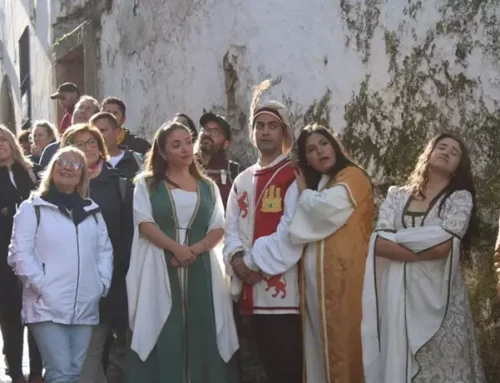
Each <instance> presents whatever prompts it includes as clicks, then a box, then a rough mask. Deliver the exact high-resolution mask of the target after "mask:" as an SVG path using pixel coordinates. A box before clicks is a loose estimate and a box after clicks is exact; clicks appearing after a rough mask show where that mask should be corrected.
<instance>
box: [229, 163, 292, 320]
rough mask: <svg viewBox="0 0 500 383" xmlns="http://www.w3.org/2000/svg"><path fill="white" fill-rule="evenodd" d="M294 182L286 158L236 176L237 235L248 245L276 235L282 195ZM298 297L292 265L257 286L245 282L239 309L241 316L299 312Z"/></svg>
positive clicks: (282, 199) (283, 202) (282, 202)
mask: <svg viewBox="0 0 500 383" xmlns="http://www.w3.org/2000/svg"><path fill="white" fill-rule="evenodd" d="M294 181H295V175H294V168H293V166H292V164H291V162H290V160H288V159H286V158H283V159H282V160H281V161H279V162H278V163H276V164H274V165H272V166H270V167H267V168H257V169H251V168H250V169H247V171H245V172H243V173H242V174H241V175H240V177H238V179H237V180H236V183H235V191H236V193H237V196H238V208H239V210H240V215H239V224H240V234H241V235H242V237H245V236H248V239H249V242H251V243H249V245H250V246H251V245H253V243H254V242H255V241H256V240H257V239H258V238H261V237H265V236H269V235H271V234H273V233H275V232H276V229H277V227H278V224H279V223H280V220H281V217H282V215H283V209H284V205H285V194H286V192H287V190H288V188H289V187H290V185H291V184H292V183H293V182H294ZM250 246H249V247H250ZM247 251H248V250H247ZM298 297H299V289H298V272H297V267H296V266H295V267H292V268H291V269H289V270H288V271H287V272H285V273H284V274H279V275H274V276H270V277H266V278H264V279H263V280H262V282H260V283H258V284H256V285H253V286H252V285H249V284H246V283H244V285H243V290H242V294H241V297H240V301H239V302H240V310H241V313H242V314H244V315H251V314H259V313H260V314H284V313H287V314H289V313H298V312H299V298H298Z"/></svg>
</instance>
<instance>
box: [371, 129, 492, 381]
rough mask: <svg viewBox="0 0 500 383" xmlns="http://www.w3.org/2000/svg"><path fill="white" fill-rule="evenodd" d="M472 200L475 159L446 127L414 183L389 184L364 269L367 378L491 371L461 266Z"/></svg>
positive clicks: (470, 377)
mask: <svg viewBox="0 0 500 383" xmlns="http://www.w3.org/2000/svg"><path fill="white" fill-rule="evenodd" d="M474 210H475V191H474V184H473V180H472V174H471V165H470V159H469V157H468V155H467V151H466V148H465V146H464V144H463V143H462V142H461V141H460V140H459V139H457V138H455V137H453V136H451V135H448V134H441V135H439V136H437V137H436V138H434V139H433V140H431V141H430V143H429V144H428V146H427V148H426V149H425V151H424V152H423V154H422V155H421V156H420V158H419V161H418V163H417V166H416V168H415V170H414V171H413V173H412V174H411V176H410V178H409V181H408V183H407V185H406V186H404V187H391V188H390V189H389V192H388V194H387V198H386V199H385V201H384V203H383V204H382V206H381V207H380V212H379V219H378V223H377V226H376V229H375V232H374V234H373V235H372V242H371V247H370V253H369V256H368V260H367V266H366V273H365V284H364V291H363V322H362V340H363V363H364V369H365V377H366V382H367V383H394V382H401V383H404V382H408V383H409V382H412V383H445V382H447V383H452V382H467V383H482V382H484V381H485V377H484V372H483V368H482V364H481V359H480V356H479V351H478V345H477V341H476V336H475V328H474V324H473V321H472V316H471V311H470V305H469V300H468V297H467V292H466V290H465V286H464V283H463V279H462V276H461V274H460V269H459V259H460V256H461V254H462V248H463V247H467V246H468V245H469V241H470V233H471V230H472V229H473V228H474V221H471V218H472V217H473V216H474ZM469 222H471V224H469Z"/></svg>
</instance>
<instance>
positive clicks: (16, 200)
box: [0, 125, 43, 383]
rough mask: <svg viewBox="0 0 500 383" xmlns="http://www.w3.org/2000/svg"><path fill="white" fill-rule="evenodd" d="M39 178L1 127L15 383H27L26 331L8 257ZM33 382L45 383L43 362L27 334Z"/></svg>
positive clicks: (9, 356)
mask: <svg viewBox="0 0 500 383" xmlns="http://www.w3.org/2000/svg"><path fill="white" fill-rule="evenodd" d="M35 183H36V176H35V174H34V172H33V170H32V164H31V162H30V161H29V160H28V159H26V157H25V156H24V155H23V152H22V148H21V147H20V146H19V144H18V142H17V140H16V137H15V136H14V135H13V134H12V132H11V131H10V130H8V129H7V128H6V127H5V126H4V125H0V328H1V331H2V337H3V342H4V354H5V357H6V361H7V367H8V374H9V375H10V377H11V378H12V381H13V382H15V383H22V382H24V377H23V370H22V359H23V344H24V327H23V324H22V322H21V303H22V285H21V282H20V281H19V280H18V278H17V277H16V275H15V274H14V272H13V271H12V269H11V267H10V266H9V265H8V264H7V255H8V249H9V245H10V243H11V235H12V228H13V223H14V215H15V214H16V212H17V208H18V206H19V205H20V204H21V202H23V201H24V200H26V199H28V197H29V196H30V193H31V191H32V190H34V189H35ZM28 347H29V353H30V382H33V383H34V382H37V383H38V382H42V380H41V379H42V368H43V366H42V358H41V356H40V352H39V351H38V348H37V346H36V343H35V340H34V338H33V336H32V334H31V332H30V331H29V332H28Z"/></svg>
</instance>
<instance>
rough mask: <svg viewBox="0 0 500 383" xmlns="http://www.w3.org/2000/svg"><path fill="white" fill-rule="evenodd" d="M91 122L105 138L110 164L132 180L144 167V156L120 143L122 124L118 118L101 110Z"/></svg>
mask: <svg viewBox="0 0 500 383" xmlns="http://www.w3.org/2000/svg"><path fill="white" fill-rule="evenodd" d="M89 122H90V125H92V126H93V127H96V128H97V129H99V131H100V132H101V134H102V136H103V138H104V142H105V143H106V147H107V149H108V153H109V158H108V165H109V166H110V167H112V168H115V169H116V170H118V171H119V172H120V174H121V176H122V177H125V178H126V179H128V180H129V181H132V180H133V179H134V177H135V175H136V174H137V173H138V172H139V170H141V168H142V163H143V158H142V155H141V154H139V153H137V152H133V151H132V150H129V149H127V147H126V146H119V145H118V143H117V138H118V135H119V134H120V126H119V125H118V122H117V121H116V118H115V117H114V116H113V115H112V114H111V113H107V112H100V113H97V114H95V115H94V116H92V118H91V119H90V121H89Z"/></svg>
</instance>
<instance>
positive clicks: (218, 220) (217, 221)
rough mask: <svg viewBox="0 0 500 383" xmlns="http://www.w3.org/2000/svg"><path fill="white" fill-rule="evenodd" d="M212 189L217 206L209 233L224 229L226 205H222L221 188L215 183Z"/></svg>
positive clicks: (215, 206) (209, 226) (211, 219)
mask: <svg viewBox="0 0 500 383" xmlns="http://www.w3.org/2000/svg"><path fill="white" fill-rule="evenodd" d="M212 187H213V190H214V196H215V205H214V211H213V213H212V218H210V223H209V225H208V231H212V230H215V229H224V204H223V203H222V197H221V196H220V190H219V187H218V186H217V185H216V184H215V183H212Z"/></svg>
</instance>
